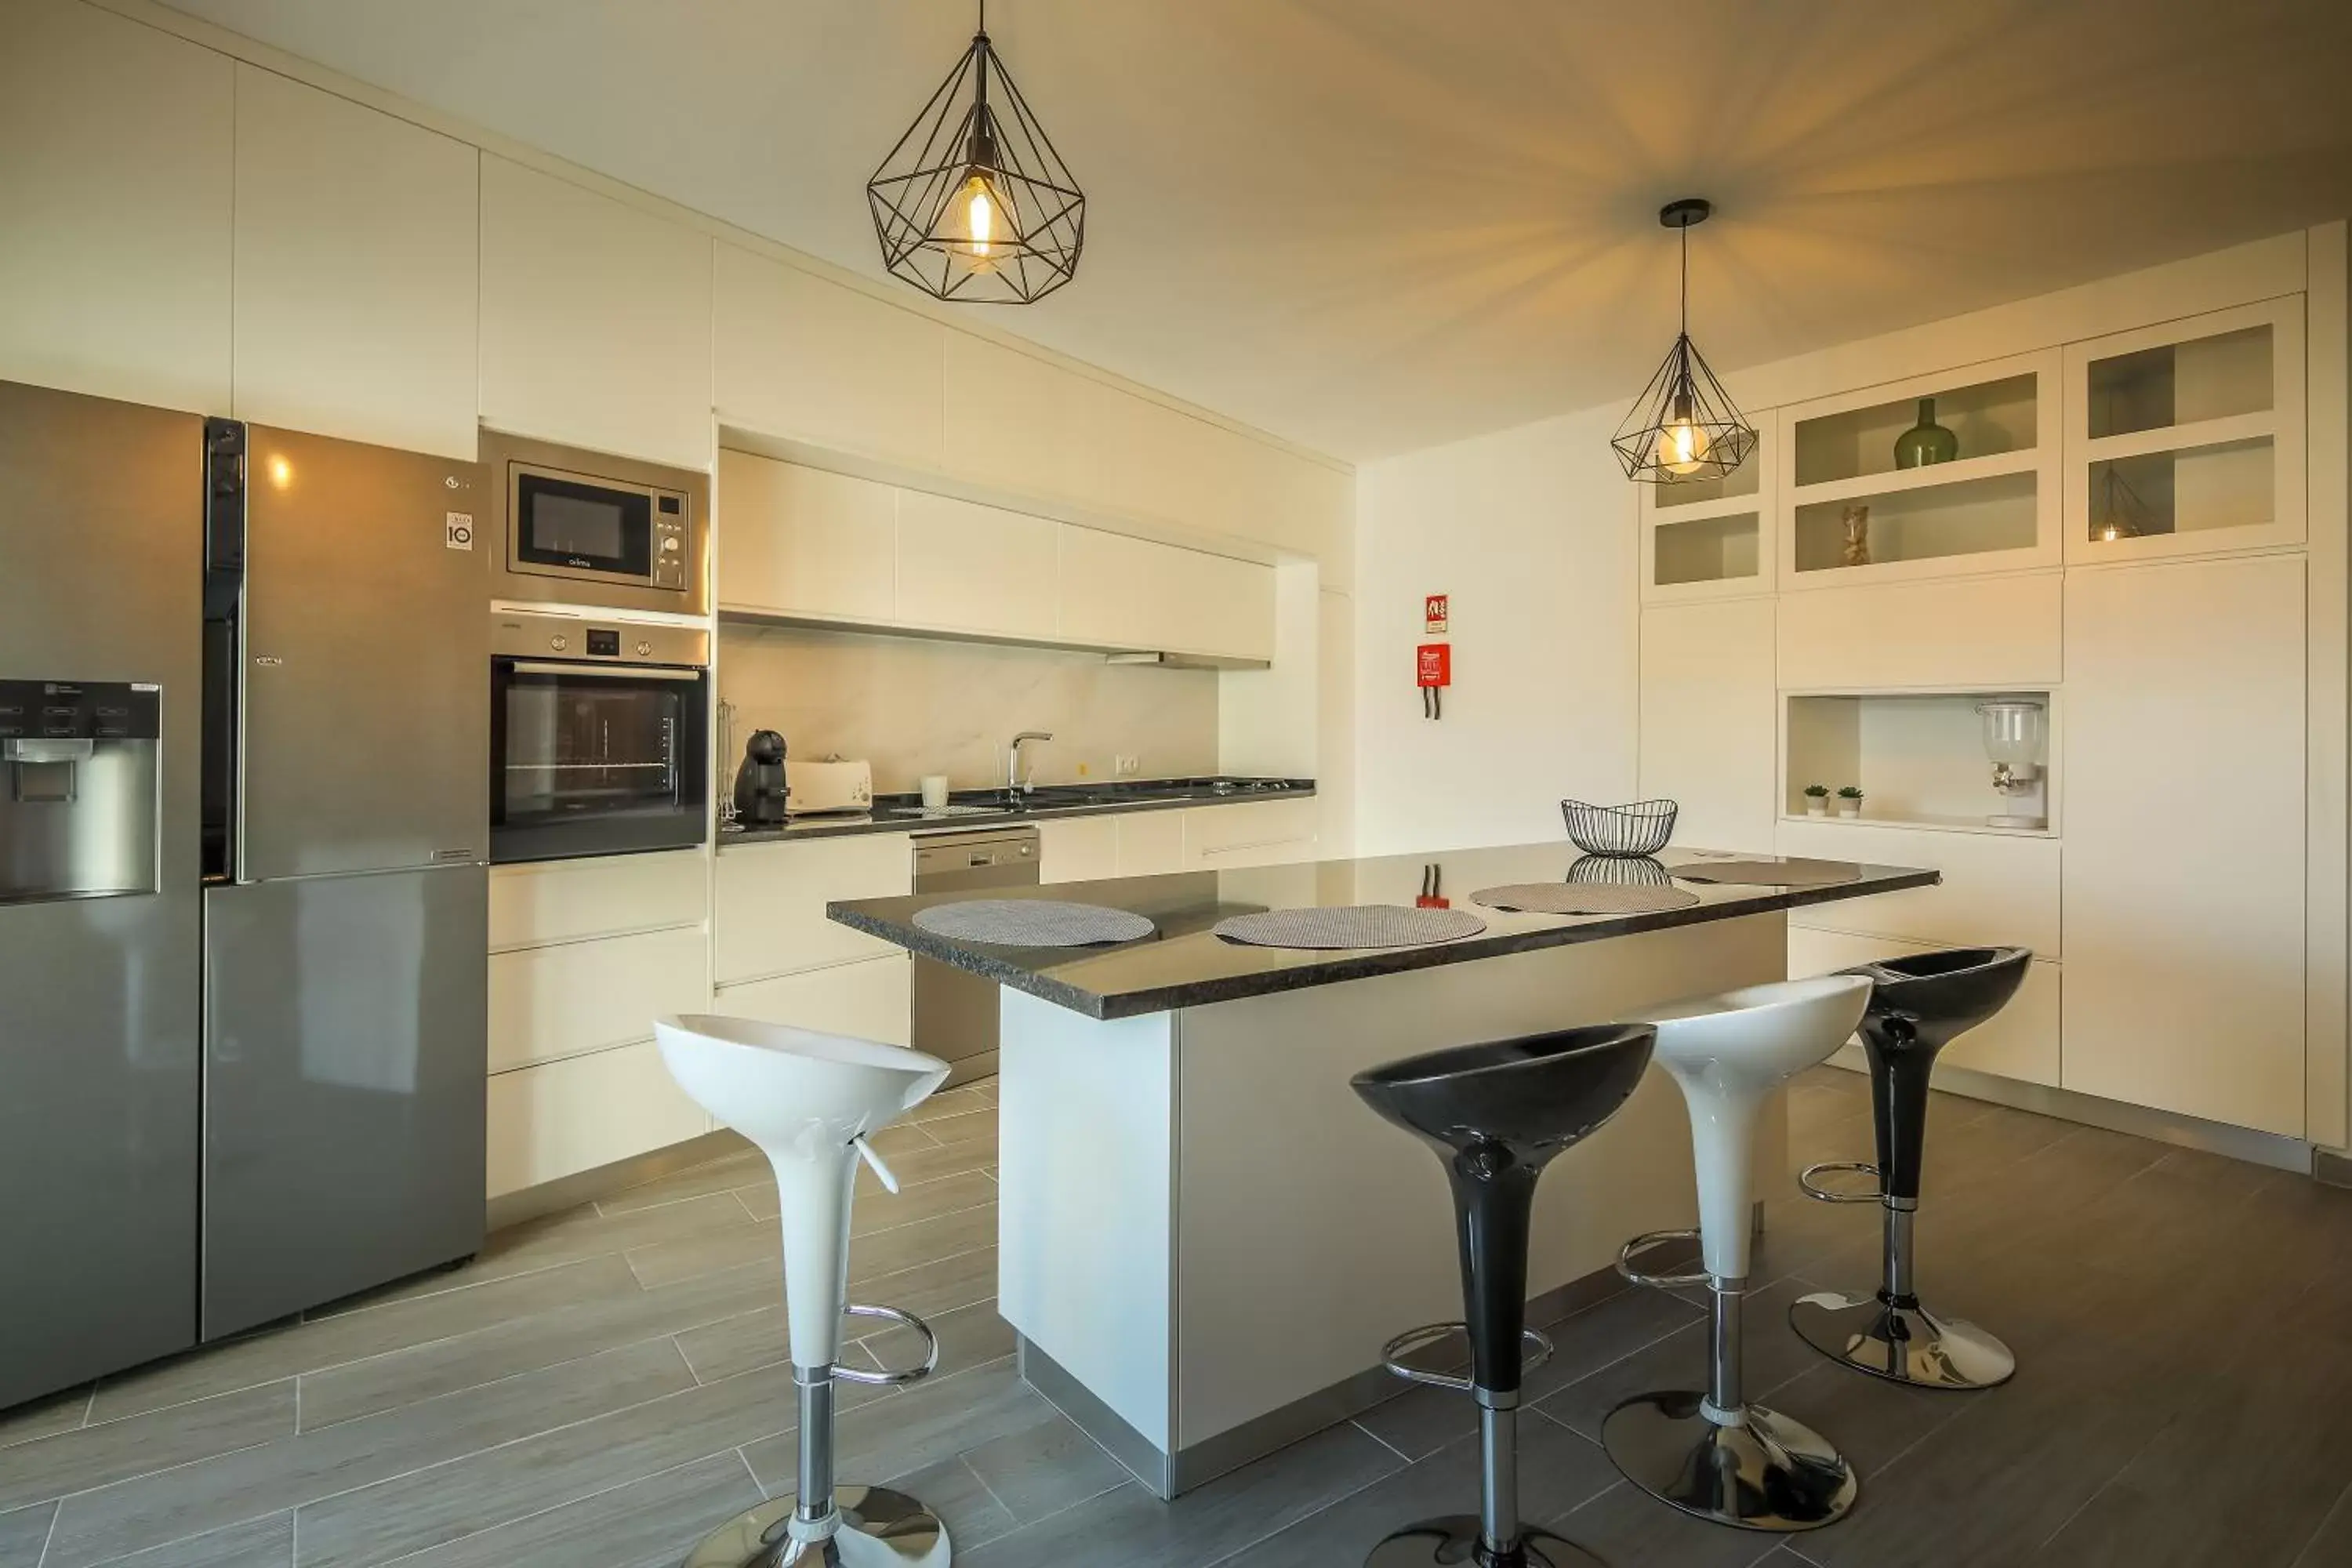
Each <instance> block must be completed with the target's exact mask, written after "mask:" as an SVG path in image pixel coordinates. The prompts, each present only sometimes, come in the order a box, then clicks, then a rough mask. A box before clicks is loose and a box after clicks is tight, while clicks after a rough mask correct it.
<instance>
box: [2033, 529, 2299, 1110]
mask: <svg viewBox="0 0 2352 1568" xmlns="http://www.w3.org/2000/svg"><path fill="white" fill-rule="evenodd" d="M2066 714H2067V732H2066V742H2065V753H2066V754H2065V758H2064V764H2065V767H2066V770H2067V773H2066V839H2065V851H2064V861H2063V899H2064V904H2063V907H2064V910H2065V929H2066V986H2065V995H2064V1002H2063V1012H2064V1020H2065V1028H2064V1034H2065V1042H2066V1046H2065V1069H2064V1079H2063V1082H2064V1087H2066V1088H2067V1089H2076V1090H2080V1091H2081V1092H2083V1093H2085V1094H2095V1095H2102V1096H2104V1097H2105V1098H2107V1099H2109V1100H2126V1101H2128V1102H2130V1103H2132V1104H2135V1105H2147V1106H2153V1107H2155V1108H2157V1109H2158V1110H2170V1111H2178V1112H2179V1113H2181V1114H2184V1115H2189V1116H2199V1117H2203V1118H2205V1119H2207V1120H2209V1121H2223V1122H2230V1123H2232V1124H2234V1125H2237V1126H2240V1127H2252V1128H2256V1129H2259V1130H2260V1131H2264V1132H2275V1133H2281V1134H2284V1135H2285V1136H2287V1137H2301V1136H2302V1135H2303V1130H2304V876H2305V868H2304V561H2303V558H2302V557H2301V556H2300V555H2268V556H2254V557H2245V558H2239V559H2234V560H2228V561H2201V562H2183V563H2168V564H2164V565H2158V566H2148V567H2144V568H2137V569H2134V570H2130V571H2118V572H2070V573H2068V574H2067V579H2066Z"/></svg>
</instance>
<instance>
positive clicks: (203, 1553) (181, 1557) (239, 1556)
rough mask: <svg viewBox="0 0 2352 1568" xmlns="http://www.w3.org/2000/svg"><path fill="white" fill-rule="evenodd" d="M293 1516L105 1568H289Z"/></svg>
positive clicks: (175, 1544) (193, 1539) (171, 1545)
mask: <svg viewBox="0 0 2352 1568" xmlns="http://www.w3.org/2000/svg"><path fill="white" fill-rule="evenodd" d="M293 1564H294V1515H293V1514H292V1513H290V1512H288V1513H275V1514H271V1515H270V1516H269V1517H268V1518H267V1519H250V1520H247V1521H245V1522H244V1523H242V1524H232V1525H229V1526H227V1527H226V1528H225V1529H221V1530H212V1531H205V1533H204V1534H202V1535H191V1536H186V1537H184V1538H183V1539H181V1540H178V1541H169V1542H164V1543H163V1545H161V1546H151V1547H149V1548H148V1549H147V1550H146V1551H144V1552H132V1553H131V1555H130V1556H128V1557H118V1558H116V1559H115V1560H114V1561H113V1562H111V1563H108V1564H107V1565H106V1568H293Z"/></svg>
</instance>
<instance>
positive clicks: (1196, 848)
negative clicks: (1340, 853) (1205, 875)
mask: <svg viewBox="0 0 2352 1568" xmlns="http://www.w3.org/2000/svg"><path fill="white" fill-rule="evenodd" d="M1183 817H1184V864H1185V866H1186V868H1189V869H1192V870H1199V871H1230V870H1234V869H1238V868H1242V867H1244V866H1288V865H1292V864H1295V863H1297V862H1298V861H1301V860H1312V859H1314V858H1315V835H1316V803H1315V800H1314V798H1313V797H1312V796H1308V797H1307V798H1305V799H1302V800H1251V801H1236V802H1234V803H1231V804H1229V805H1200V806H1193V807H1192V808H1190V809H1189V810H1187V811H1185V812H1184V813H1183Z"/></svg>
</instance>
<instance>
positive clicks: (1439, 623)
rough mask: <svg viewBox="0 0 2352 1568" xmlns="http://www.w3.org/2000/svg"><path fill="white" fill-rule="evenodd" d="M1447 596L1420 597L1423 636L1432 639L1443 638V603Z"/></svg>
mask: <svg viewBox="0 0 2352 1568" xmlns="http://www.w3.org/2000/svg"><path fill="white" fill-rule="evenodd" d="M1448 596H1449V595H1444V594H1424V595H1422V599H1421V619H1422V628H1423V633H1424V635H1426V636H1429V637H1444V635H1445V626H1446V620H1447V616H1446V605H1445V601H1446V599H1447V597H1448Z"/></svg>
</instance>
